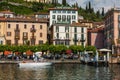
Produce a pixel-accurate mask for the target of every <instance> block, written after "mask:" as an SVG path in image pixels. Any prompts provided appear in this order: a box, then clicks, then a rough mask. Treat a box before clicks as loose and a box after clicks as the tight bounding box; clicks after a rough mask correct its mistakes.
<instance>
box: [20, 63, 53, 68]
mask: <svg viewBox="0 0 120 80" xmlns="http://www.w3.org/2000/svg"><path fill="white" fill-rule="evenodd" d="M50 65H52V63H51V62H33V63H19V64H18V66H19V67H28V68H29V67H41V66H50Z"/></svg>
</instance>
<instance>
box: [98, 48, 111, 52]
mask: <svg viewBox="0 0 120 80" xmlns="http://www.w3.org/2000/svg"><path fill="white" fill-rule="evenodd" d="M98 51H101V52H111V50H110V49H105V48H104V49H99V50H98Z"/></svg>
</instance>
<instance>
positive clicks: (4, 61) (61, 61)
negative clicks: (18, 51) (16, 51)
mask: <svg viewBox="0 0 120 80" xmlns="http://www.w3.org/2000/svg"><path fill="white" fill-rule="evenodd" d="M20 62H34V61H33V60H24V61H23V60H19V61H17V60H0V64H4V63H6V64H7V63H8V64H17V63H20ZM38 62H52V63H54V64H60V63H66V64H67V63H72V64H74V63H76V64H80V63H81V62H80V60H79V59H75V60H71V59H65V60H47V59H45V60H44V61H38Z"/></svg>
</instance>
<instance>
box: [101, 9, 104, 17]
mask: <svg viewBox="0 0 120 80" xmlns="http://www.w3.org/2000/svg"><path fill="white" fill-rule="evenodd" d="M101 15H102V16H104V15H105V13H104V7H103V8H102V14H101Z"/></svg>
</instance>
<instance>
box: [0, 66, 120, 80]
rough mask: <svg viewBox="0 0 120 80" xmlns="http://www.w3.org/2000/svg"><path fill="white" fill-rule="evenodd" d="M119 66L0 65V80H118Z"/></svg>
mask: <svg viewBox="0 0 120 80" xmlns="http://www.w3.org/2000/svg"><path fill="white" fill-rule="evenodd" d="M119 75H120V65H110V66H109V67H93V66H86V65H82V64H55V65H53V66H47V67H39V68H38V67H34V68H19V67H18V66H17V65H15V64H0V80H120V77H119Z"/></svg>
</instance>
